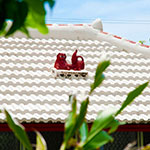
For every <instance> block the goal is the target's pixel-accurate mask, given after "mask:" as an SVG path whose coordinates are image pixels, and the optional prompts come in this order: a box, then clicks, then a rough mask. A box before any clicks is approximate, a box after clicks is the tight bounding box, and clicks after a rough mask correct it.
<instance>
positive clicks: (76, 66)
mask: <svg viewBox="0 0 150 150" xmlns="http://www.w3.org/2000/svg"><path fill="white" fill-rule="evenodd" d="M66 57H67V56H66V54H64V53H59V54H58V55H57V59H56V61H55V65H54V67H55V68H56V69H60V70H71V69H73V70H76V71H80V70H83V69H84V59H83V57H82V56H77V50H76V51H75V52H74V53H73V55H72V59H71V62H72V64H68V63H67V61H66ZM79 59H81V60H79Z"/></svg>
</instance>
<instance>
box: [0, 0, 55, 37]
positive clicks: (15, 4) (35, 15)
mask: <svg viewBox="0 0 150 150" xmlns="http://www.w3.org/2000/svg"><path fill="white" fill-rule="evenodd" d="M45 2H47V3H49V6H50V8H51V9H52V8H53V7H54V4H55V0H0V34H2V35H5V36H10V35H11V34H13V33H14V32H15V31H17V30H20V31H21V32H23V33H25V34H26V35H27V36H29V32H28V29H27V28H28V27H31V28H36V29H38V31H40V32H41V33H43V34H46V33H48V28H47V27H46V25H45V15H46V11H45V8H44V4H45ZM8 20H10V21H11V22H12V25H11V27H10V28H9V29H7V27H8V25H7V21H8Z"/></svg>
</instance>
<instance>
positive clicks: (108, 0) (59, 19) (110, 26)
mask: <svg viewBox="0 0 150 150" xmlns="http://www.w3.org/2000/svg"><path fill="white" fill-rule="evenodd" d="M46 8H47V16H46V23H58V24H59V23H66V24H68V23H73V24H76V23H91V22H92V21H94V20H95V19H96V18H100V19H101V20H102V22H103V28H104V31H105V32H109V33H112V34H115V35H118V36H121V37H124V38H127V39H130V40H133V41H139V40H146V41H148V40H149V38H150V0H56V5H55V7H54V9H53V12H52V11H51V10H49V9H48V7H47V6H46ZM149 43H150V42H147V43H146V44H149Z"/></svg>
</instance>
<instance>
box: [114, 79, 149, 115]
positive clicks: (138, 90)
mask: <svg viewBox="0 0 150 150" xmlns="http://www.w3.org/2000/svg"><path fill="white" fill-rule="evenodd" d="M147 86H148V82H146V83H144V84H142V85H140V86H138V87H137V88H136V89H135V90H133V91H132V92H130V93H129V94H128V96H127V98H126V100H125V101H124V102H123V104H122V106H121V108H120V109H119V110H118V111H117V113H116V116H117V115H118V114H120V113H121V111H122V110H123V109H124V108H125V107H126V106H127V105H129V104H130V103H131V102H132V101H133V100H134V99H135V98H136V97H137V96H139V95H140V94H141V93H142V91H143V90H144V89H145V88H146V87H147Z"/></svg>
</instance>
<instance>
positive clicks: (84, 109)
mask: <svg viewBox="0 0 150 150" xmlns="http://www.w3.org/2000/svg"><path fill="white" fill-rule="evenodd" d="M88 104H89V98H87V99H86V100H84V101H83V102H82V103H81V107H80V112H79V114H78V116H77V121H76V124H75V129H74V130H76V129H79V128H80V126H81V125H82V123H83V121H84V120H85V115H86V113H87V107H88Z"/></svg>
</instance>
